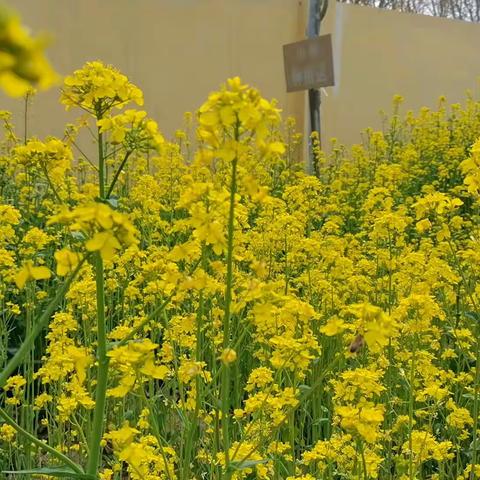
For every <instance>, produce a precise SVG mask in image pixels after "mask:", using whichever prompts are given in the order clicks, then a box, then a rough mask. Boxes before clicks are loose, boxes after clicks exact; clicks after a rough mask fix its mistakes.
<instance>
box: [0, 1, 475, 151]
mask: <svg viewBox="0 0 480 480" xmlns="http://www.w3.org/2000/svg"><path fill="white" fill-rule="evenodd" d="M10 3H11V5H12V6H14V7H15V8H16V9H18V10H19V12H20V13H21V15H22V17H23V20H24V23H25V24H26V25H29V26H30V27H31V28H32V30H33V31H34V32H38V31H40V30H44V31H47V32H50V33H51V34H52V35H53V36H54V43H53V45H52V47H51V48H50V51H49V52H50V54H49V55H50V58H51V60H52V63H53V64H54V65H55V67H56V69H57V70H58V71H59V72H60V73H61V74H68V73H70V72H72V71H73V70H74V69H76V68H79V67H80V66H81V65H82V64H83V63H84V62H85V61H87V60H94V59H101V60H103V61H104V62H107V63H111V64H113V65H115V66H117V67H118V68H119V69H120V70H121V71H123V72H124V73H126V74H127V75H128V76H129V77H130V79H131V80H132V81H133V82H134V83H136V84H137V85H138V86H139V87H141V88H142V90H143V91H144V93H145V109H146V110H147V111H148V112H149V114H150V115H151V116H152V117H153V118H155V119H156V120H157V121H158V123H159V125H160V128H161V130H162V131H163V132H164V133H165V134H166V135H167V136H170V135H172V134H173V132H174V131H175V130H176V129H177V128H179V127H181V125H182V116H183V113H184V112H185V111H191V110H194V109H196V108H197V107H198V106H199V105H200V104H201V103H202V101H203V100H204V99H205V98H206V96H207V95H208V93H209V92H210V91H212V90H214V89H216V88H217V87H218V85H219V84H220V83H222V82H223V81H224V80H225V79H226V78H227V77H230V76H234V75H240V76H241V77H242V78H243V80H244V81H246V82H248V83H250V84H252V85H255V86H256V87H258V88H259V89H260V90H261V91H262V93H263V95H264V96H266V97H267V98H277V99H278V100H279V102H280V105H281V107H282V108H283V109H284V113H285V114H286V115H293V116H295V117H296V119H297V121H298V122H299V126H305V127H307V126H308V124H307V122H308V115H305V111H306V101H305V98H306V95H305V93H304V92H299V93H289V94H287V93H286V86H285V79H284V70H283V52H282V46H283V44H285V43H289V42H294V41H296V40H300V39H303V38H304V37H305V25H306V15H307V7H308V0H11V2H10ZM321 33H332V35H333V45H334V61H335V70H336V72H335V75H336V85H335V86H334V87H328V88H327V89H326V90H325V91H326V93H327V94H328V96H326V95H325V94H322V99H323V102H322V123H323V129H322V133H323V135H322V137H323V140H324V142H323V144H324V145H325V146H327V145H328V142H327V141H326V139H328V138H330V137H337V138H339V139H340V141H342V142H344V143H346V144H351V143H356V142H359V141H360V139H361V137H360V132H361V130H363V129H364V128H365V127H367V126H371V127H373V128H377V129H378V128H381V121H380V116H379V111H380V110H382V109H383V110H386V111H387V112H388V111H390V108H391V107H390V106H391V100H392V97H393V95H394V94H397V93H398V94H401V95H403V96H404V97H405V98H406V102H405V105H404V106H403V107H402V108H403V110H404V111H406V110H408V109H414V110H417V109H419V108H420V107H422V106H424V105H426V106H431V107H435V105H436V103H437V99H438V97H439V96H440V95H446V96H447V98H448V100H449V101H450V102H458V101H462V99H463V98H464V93H465V91H466V90H467V89H471V90H475V91H477V92H478V85H479V84H478V82H477V77H479V76H480V60H479V59H478V48H479V46H480V25H478V24H472V23H466V22H460V21H455V20H446V19H440V18H433V17H426V16H421V15H411V14H404V13H398V12H392V11H386V10H378V9H374V8H368V7H360V6H355V5H346V4H343V3H338V4H337V3H335V2H334V1H332V0H330V6H329V10H328V13H327V17H326V19H325V21H324V23H323V24H322V29H321ZM57 98H58V89H52V90H51V91H48V92H45V93H40V94H39V95H38V97H37V98H36V100H35V103H34V105H33V106H32V110H31V115H30V127H29V128H30V131H31V132H33V133H35V134H37V135H39V136H40V137H42V136H44V135H47V134H54V135H61V134H62V131H63V126H64V124H65V122H66V121H68V120H69V119H70V120H71V119H72V118H73V117H74V116H75V115H76V114H75V113H70V114H67V113H65V112H64V110H63V107H62V106H60V105H59V104H58V102H57ZM0 108H6V109H11V110H14V111H15V113H16V118H17V120H18V122H17V123H18V124H19V129H18V130H19V133H23V120H22V109H23V107H22V102H21V101H13V100H11V99H6V98H5V97H3V96H2V97H0Z"/></svg>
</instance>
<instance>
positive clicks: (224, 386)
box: [221, 158, 238, 479]
mask: <svg viewBox="0 0 480 480" xmlns="http://www.w3.org/2000/svg"><path fill="white" fill-rule="evenodd" d="M237 163H238V159H237V158H235V159H234V160H233V161H232V178H231V183H230V209H229V212H228V237H227V278H226V285H225V306H224V308H225V310H224V317H223V348H224V349H225V348H228V345H229V343H230V317H231V313H230V307H231V303H232V288H233V235H234V220H235V218H234V215H235V194H236V192H237ZM229 393H230V369H229V368H228V366H224V368H223V369H222V378H221V401H222V436H223V448H224V451H225V472H226V478H227V479H228V478H230V476H231V473H229V472H230V468H229V467H230V456H229V449H230V437H229V424H228V412H229V410H230V397H229Z"/></svg>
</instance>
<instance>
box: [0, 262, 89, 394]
mask: <svg viewBox="0 0 480 480" xmlns="http://www.w3.org/2000/svg"><path fill="white" fill-rule="evenodd" d="M85 260H86V258H83V259H82V261H81V262H80V263H79V264H78V265H77V268H76V269H75V270H74V271H73V273H72V274H71V275H70V276H69V277H68V278H67V279H66V280H65V282H64V284H63V285H62V286H61V288H60V289H59V290H58V292H57V294H56V295H55V297H54V298H53V300H52V301H51V302H50V303H49V304H48V306H47V308H46V309H45V311H44V312H43V313H42V315H41V316H40V318H38V319H37V320H36V321H35V322H34V326H33V328H32V330H31V331H30V333H29V334H28V336H27V338H25V340H24V341H23V343H22V345H21V346H20V348H19V349H18V350H17V353H15V355H14V356H13V357H12V358H11V360H10V361H9V362H8V363H7V365H6V366H5V368H4V369H3V370H2V372H1V373H0V388H2V387H3V386H4V385H5V383H6V382H7V380H8V378H9V377H10V375H11V374H12V373H13V372H15V370H16V369H17V368H18V366H19V365H20V364H21V363H22V361H23V359H24V358H25V355H27V353H28V352H29V351H30V349H31V348H32V346H33V344H34V342H35V339H36V338H37V337H38V336H39V335H40V333H41V332H42V330H43V329H44V328H45V327H46V326H47V325H48V322H49V320H50V317H51V315H52V313H53V312H54V311H55V309H56V308H57V306H58V305H59V303H60V302H61V301H62V300H63V297H64V296H65V293H66V292H67V290H68V288H69V287H70V284H71V283H72V281H73V279H74V278H75V277H76V276H77V273H78V272H79V270H80V268H81V266H82V265H83V262H84V261H85Z"/></svg>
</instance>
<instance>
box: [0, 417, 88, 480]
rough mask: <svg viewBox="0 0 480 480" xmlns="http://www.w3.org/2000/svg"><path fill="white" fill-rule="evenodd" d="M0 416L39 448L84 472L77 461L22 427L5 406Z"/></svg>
mask: <svg viewBox="0 0 480 480" xmlns="http://www.w3.org/2000/svg"><path fill="white" fill-rule="evenodd" d="M0 417H2V418H3V420H4V421H5V423H6V424H7V425H10V426H11V427H13V428H14V429H15V430H16V431H17V432H18V433H19V434H20V435H22V436H24V437H25V438H27V439H28V440H29V441H30V442H31V443H33V444H34V445H36V446H37V447H38V448H41V449H42V450H45V451H46V452H48V453H50V454H51V455H52V456H54V457H55V458H57V459H58V460H59V461H60V462H62V463H63V464H64V465H68V466H69V467H70V468H71V469H72V470H73V471H74V472H76V473H84V472H83V470H82V468H81V467H80V466H79V465H77V464H76V463H75V462H73V461H72V460H70V459H69V458H68V457H67V456H66V455H64V454H63V453H61V452H59V451H57V450H55V449H54V448H53V447H50V445H47V444H46V443H44V442H42V441H41V440H39V439H38V438H37V437H35V436H34V435H32V434H31V433H29V432H27V430H25V429H24V428H22V427H21V426H20V425H19V424H18V423H17V422H15V420H14V419H13V418H12V417H10V416H9V415H8V413H7V412H6V411H5V410H3V408H0Z"/></svg>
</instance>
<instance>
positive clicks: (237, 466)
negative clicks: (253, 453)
mask: <svg viewBox="0 0 480 480" xmlns="http://www.w3.org/2000/svg"><path fill="white" fill-rule="evenodd" d="M267 462H268V460H244V461H243V462H242V461H238V462H235V461H233V462H230V467H231V468H232V470H244V469H245V468H252V467H254V466H255V465H260V464H262V463H267Z"/></svg>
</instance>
